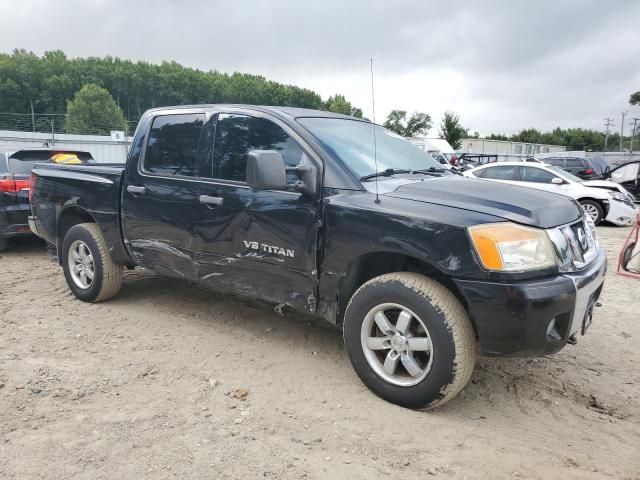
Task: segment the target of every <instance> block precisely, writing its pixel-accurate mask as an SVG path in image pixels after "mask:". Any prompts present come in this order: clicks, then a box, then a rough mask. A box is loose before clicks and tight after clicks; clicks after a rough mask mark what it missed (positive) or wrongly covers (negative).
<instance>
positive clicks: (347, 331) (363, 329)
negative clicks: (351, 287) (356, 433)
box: [344, 272, 476, 408]
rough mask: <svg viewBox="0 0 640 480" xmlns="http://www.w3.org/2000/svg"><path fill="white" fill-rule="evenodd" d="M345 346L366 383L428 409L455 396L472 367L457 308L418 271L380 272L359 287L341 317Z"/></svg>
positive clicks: (471, 340)
mask: <svg viewBox="0 0 640 480" xmlns="http://www.w3.org/2000/svg"><path fill="white" fill-rule="evenodd" d="M344 342H345V346H346V349H347V354H348V356H349V360H350V361H351V365H352V366H353V368H354V370H355V371H356V373H357V374H358V376H359V377H360V379H361V380H362V381H363V382H364V383H365V385H367V387H369V388H370V389H371V390H372V391H373V392H374V393H376V394H377V395H379V396H380V397H382V398H383V399H385V400H387V401H389V402H392V403H395V404H397V405H401V406H403V407H408V408H433V407H436V406H439V405H442V404H443V403H445V402H447V401H448V400H450V399H451V398H453V397H455V396H456V395H457V394H458V393H459V392H460V390H462V388H463V387H464V386H465V385H466V384H467V382H468V381H469V378H470V377H471V372H473V368H474V366H475V358H476V341H475V335H474V331H473V327H472V325H471V321H470V320H469V317H468V316H467V314H466V312H465V310H464V308H463V306H462V305H461V304H460V302H459V301H458V299H457V298H456V297H455V296H454V295H453V294H452V293H451V292H450V291H449V290H448V289H447V288H446V287H444V286H443V285H441V284H440V283H438V282H436V281H434V280H432V279H430V278H428V277H425V276H424V275H419V274H417V273H408V272H402V273H391V274H386V275H382V276H379V277H376V278H374V279H372V280H370V281H368V282H367V283H365V284H364V285H362V287H360V288H359V289H358V291H357V292H356V293H355V294H354V295H353V297H352V298H351V300H350V302H349V305H348V306H347V310H346V312H345V320H344Z"/></svg>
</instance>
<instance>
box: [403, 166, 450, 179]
mask: <svg viewBox="0 0 640 480" xmlns="http://www.w3.org/2000/svg"><path fill="white" fill-rule="evenodd" d="M446 171H447V169H446V168H436V167H429V168H424V169H422V170H414V171H412V172H411V173H422V174H425V175H433V176H434V177H439V176H440V175H439V174H440V173H444V172H446Z"/></svg>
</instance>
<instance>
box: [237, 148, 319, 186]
mask: <svg viewBox="0 0 640 480" xmlns="http://www.w3.org/2000/svg"><path fill="white" fill-rule="evenodd" d="M287 172H293V173H295V174H296V176H297V177H298V180H297V181H296V182H295V183H292V184H288V183H287ZM247 184H248V185H249V186H250V187H251V188H255V189H256V190H285V189H286V188H293V189H295V190H297V191H298V192H300V193H302V194H305V195H311V196H313V195H315V194H316V192H317V190H318V170H317V168H316V167H315V166H314V165H313V163H312V162H311V160H309V158H308V157H307V155H306V154H304V153H303V154H302V159H301V160H300V163H299V164H298V165H296V166H295V167H287V166H286V165H285V163H284V158H282V154H281V153H280V152H278V151H277V150H251V151H250V152H249V155H248V157H247Z"/></svg>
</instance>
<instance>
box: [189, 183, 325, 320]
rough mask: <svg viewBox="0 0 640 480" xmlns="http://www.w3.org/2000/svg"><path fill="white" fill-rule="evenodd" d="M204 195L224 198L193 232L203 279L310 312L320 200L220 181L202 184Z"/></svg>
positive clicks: (212, 283) (313, 290)
mask: <svg viewBox="0 0 640 480" xmlns="http://www.w3.org/2000/svg"><path fill="white" fill-rule="evenodd" d="M201 194H206V195H212V196H217V197H220V198H222V199H223V200H222V203H221V204H220V205H218V206H216V207H214V208H210V209H208V211H207V212H206V213H205V214H204V216H203V218H202V219H201V221H200V222H199V224H198V225H197V226H196V228H195V231H194V233H195V235H194V236H195V242H196V252H195V260H196V262H197V263H198V269H199V272H200V280H201V281H202V282H204V283H207V284H211V285H215V286H216V288H227V289H229V290H233V291H238V292H239V293H250V294H251V295H252V296H258V297H260V298H264V299H267V300H271V301H276V302H278V303H285V304H290V305H292V306H296V308H302V309H304V310H310V309H312V308H310V306H309V305H310V304H309V298H310V297H314V295H315V293H314V292H315V276H316V275H315V271H316V231H317V223H318V222H317V219H318V203H319V202H318V201H317V200H315V199H314V200H310V199H308V198H305V197H304V196H303V195H301V194H298V193H293V192H277V191H257V190H253V189H251V188H248V187H247V186H246V185H239V184H233V183H222V182H218V183H217V182H211V183H208V184H203V185H202V192H201ZM247 290H249V292H247Z"/></svg>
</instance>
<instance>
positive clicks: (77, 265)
mask: <svg viewBox="0 0 640 480" xmlns="http://www.w3.org/2000/svg"><path fill="white" fill-rule="evenodd" d="M68 263H69V273H70V274H71V279H72V280H73V283H75V284H76V286H78V287H79V288H82V289H83V290H86V289H87V288H89V287H91V285H92V284H93V279H94V277H95V263H94V261H93V255H92V254H91V251H90V250H89V247H88V246H87V244H86V243H84V242H83V241H81V240H75V241H74V242H73V243H72V244H71V246H70V247H69V258H68Z"/></svg>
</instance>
